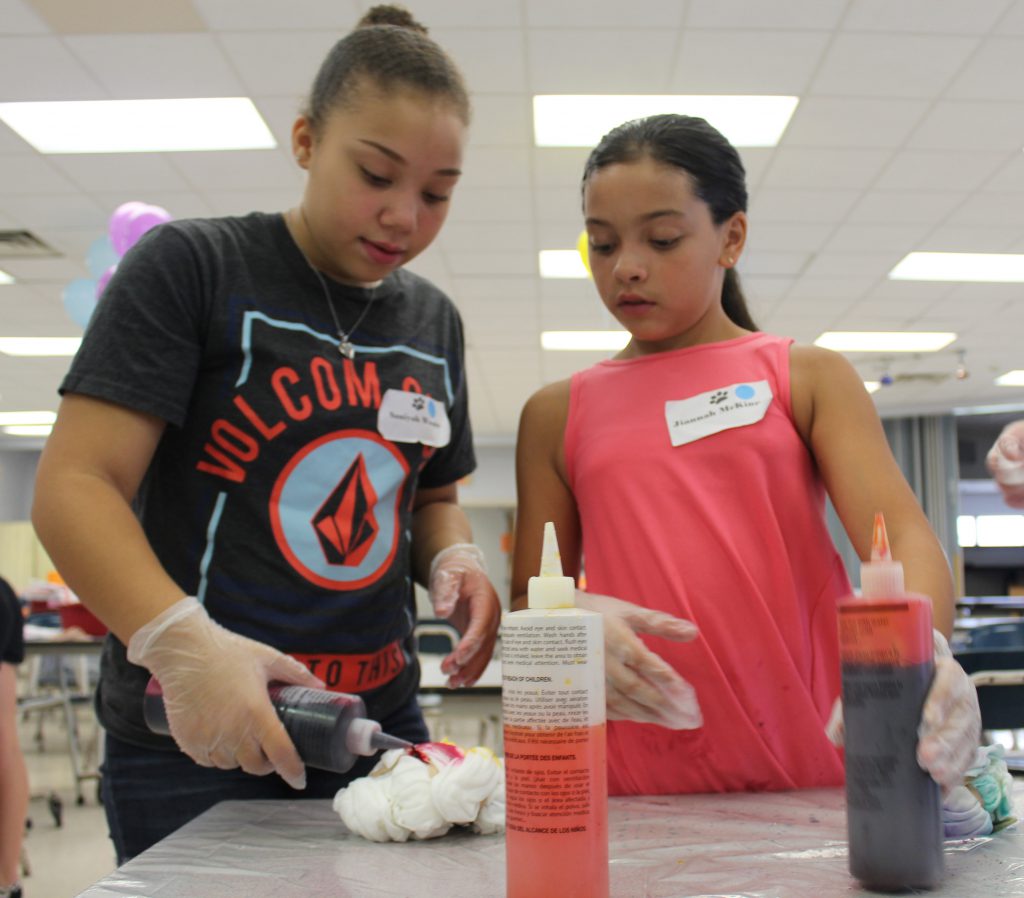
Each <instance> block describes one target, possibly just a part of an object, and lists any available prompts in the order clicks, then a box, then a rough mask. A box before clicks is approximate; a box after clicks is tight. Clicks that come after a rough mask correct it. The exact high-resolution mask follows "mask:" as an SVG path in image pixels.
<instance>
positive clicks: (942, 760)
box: [825, 630, 981, 792]
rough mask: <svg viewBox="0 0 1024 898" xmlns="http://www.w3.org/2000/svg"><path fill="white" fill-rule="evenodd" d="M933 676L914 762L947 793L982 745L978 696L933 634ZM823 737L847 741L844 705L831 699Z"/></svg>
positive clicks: (835, 742) (943, 642)
mask: <svg viewBox="0 0 1024 898" xmlns="http://www.w3.org/2000/svg"><path fill="white" fill-rule="evenodd" d="M933 640H934V644H935V677H934V678H933V680H932V685H931V688H930V689H929V690H928V695H927V697H926V698H925V702H924V707H923V708H922V710H921V723H920V725H919V726H918V728H917V736H918V743H917V763H918V764H920V765H921V767H922V769H924V770H927V771H928V773H929V774H930V775H931V777H932V779H934V780H935V781H936V782H937V783H938V784H939V785H941V786H942V787H943V790H944V791H945V792H948V791H949V790H950V789H951V788H953V787H954V786H959V785H960V784H961V783H962V782H963V778H964V773H965V772H966V771H967V769H968V768H969V767H970V765H971V763H972V762H973V761H974V756H975V752H976V751H977V748H978V743H979V742H980V741H981V710H980V709H979V707H978V693H977V690H976V689H975V688H974V684H973V683H972V682H971V678H970V677H969V676H968V675H967V673H966V671H965V670H964V669H963V668H962V667H961V666H960V665H959V664H958V663H957V662H956V660H955V659H954V658H953V654H952V652H950V650H949V643H948V642H946V637H945V636H943V635H942V634H941V633H940V632H939V631H938V630H935V631H934V632H933ZM825 733H826V734H827V735H828V738H829V739H830V740H831V741H832V744H833V745H835V746H837V747H840V748H841V747H842V745H843V740H844V737H845V728H844V726H843V705H842V701H841V700H840V699H838V698H837V699H836V700H835V704H833V706H832V713H831V715H830V716H829V720H828V723H826V724H825Z"/></svg>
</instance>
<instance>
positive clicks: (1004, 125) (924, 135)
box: [907, 100, 1024, 152]
mask: <svg viewBox="0 0 1024 898" xmlns="http://www.w3.org/2000/svg"><path fill="white" fill-rule="evenodd" d="M1021 121H1024V103H987V102H982V101H980V100H976V101H973V102H966V101H959V100H940V101H939V102H937V103H936V104H935V105H934V106H933V107H932V110H931V111H930V112H929V113H928V114H927V115H926V116H925V118H924V119H923V121H922V122H921V123H920V124H919V125H918V126H917V128H916V129H915V131H914V133H913V134H912V135H911V137H910V140H909V141H908V142H907V146H908V147H909V148H910V149H922V150H963V149H971V150H981V151H983V152H995V151H998V150H1020V149H1021V147H1022V146H1024V134H1022V128H1021V124H1020V123H1021Z"/></svg>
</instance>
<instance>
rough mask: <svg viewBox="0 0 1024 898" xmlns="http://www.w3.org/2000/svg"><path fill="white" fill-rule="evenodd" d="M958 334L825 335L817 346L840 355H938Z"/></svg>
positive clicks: (839, 333)
mask: <svg viewBox="0 0 1024 898" xmlns="http://www.w3.org/2000/svg"><path fill="white" fill-rule="evenodd" d="M955 339H956V334H953V333H948V332H930V331H825V333H823V334H822V335H821V336H820V337H818V339H817V340H815V341H814V345H815V346H823V347H824V348H825V349H834V350H836V351H837V352H936V351H937V350H939V349H942V348H944V347H946V346H949V344H950V343H952V342H953V341H954V340H955Z"/></svg>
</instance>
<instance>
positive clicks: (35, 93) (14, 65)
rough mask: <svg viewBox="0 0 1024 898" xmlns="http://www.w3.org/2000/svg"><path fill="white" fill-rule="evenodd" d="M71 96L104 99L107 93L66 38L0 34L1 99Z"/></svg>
mask: <svg viewBox="0 0 1024 898" xmlns="http://www.w3.org/2000/svg"><path fill="white" fill-rule="evenodd" d="M27 72H31V73H32V77H30V78H29V77H26V73H27ZM69 99H71V100H104V99H107V94H106V91H105V90H104V89H103V87H102V86H101V85H100V84H99V82H98V81H97V80H96V79H95V78H93V76H92V73H91V72H90V71H89V70H88V69H87V68H86V67H85V66H83V65H82V63H80V62H79V61H78V60H77V59H76V58H75V57H74V55H73V54H72V53H71V52H70V51H69V50H68V48H67V47H66V46H65V44H64V42H63V41H61V40H58V39H57V38H54V37H0V102H23V101H28V100H69Z"/></svg>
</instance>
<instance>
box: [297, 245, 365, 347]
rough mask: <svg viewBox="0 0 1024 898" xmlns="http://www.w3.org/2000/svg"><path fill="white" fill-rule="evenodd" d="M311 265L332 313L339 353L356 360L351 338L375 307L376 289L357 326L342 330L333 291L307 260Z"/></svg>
mask: <svg viewBox="0 0 1024 898" xmlns="http://www.w3.org/2000/svg"><path fill="white" fill-rule="evenodd" d="M306 262H307V263H309V267H310V268H311V269H312V271H313V274H315V275H316V279H317V280H318V281H320V286H321V287H323V290H324V301H325V302H326V303H327V311H328V312H330V313H331V320H332V321H333V322H334V330H335V332H336V333H337V334H338V341H339V342H338V352H340V353H341V354H342V355H343V356H345V358H347V359H354V358H355V357H356V348H355V346H353V345H352V341H351V340H350V339H349V337H351V336H352V334H354V333H355V332H356V328H358V327H359V325H360V324H362V323H363V319H364V318H365V317H366V313H367V312H369V311H370V306H372V305H373V301H374V300H375V299H376V298H377V291H376V289H373V290H371V292H370V298H369V300H368V301H367V303H366V308H364V309H363V311H362V312H360V313H359V317H358V318H357V319H356V321H355V324H353V325H352V327H350V328H349V329H348V330H347V331H343V330H342V329H341V322H339V321H338V313H337V312H335V311H334V303H333V302H331V290H330V288H329V287H328V286H327V281H326V280H325V279H324V276H323V275H322V274H321V273H320V272H319V270H317V269H316V268H315V267H314V266H313V264H312V263H311V262H309V259H307V260H306Z"/></svg>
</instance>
